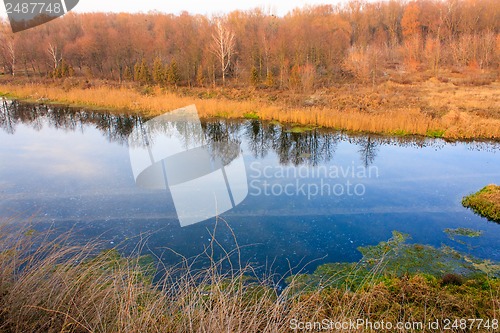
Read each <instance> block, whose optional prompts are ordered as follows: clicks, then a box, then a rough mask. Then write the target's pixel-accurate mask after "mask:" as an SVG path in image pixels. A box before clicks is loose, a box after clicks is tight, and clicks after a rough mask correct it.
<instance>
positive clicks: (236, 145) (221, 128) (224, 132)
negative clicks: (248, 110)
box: [201, 121, 241, 164]
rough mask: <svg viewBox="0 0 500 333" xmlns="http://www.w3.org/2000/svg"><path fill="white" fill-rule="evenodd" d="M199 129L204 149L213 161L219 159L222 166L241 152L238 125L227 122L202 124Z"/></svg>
mask: <svg viewBox="0 0 500 333" xmlns="http://www.w3.org/2000/svg"><path fill="white" fill-rule="evenodd" d="M201 127H202V130H203V133H204V134H205V138H206V147H207V148H208V149H209V151H210V154H211V156H212V157H213V158H214V159H217V158H220V159H221V161H222V163H223V164H228V163H229V162H231V161H232V160H234V159H235V158H236V157H238V155H239V154H240V152H241V148H240V146H241V140H240V138H239V129H240V124H239V123H237V122H228V121H224V122H223V121H214V122H203V123H202V124H201Z"/></svg>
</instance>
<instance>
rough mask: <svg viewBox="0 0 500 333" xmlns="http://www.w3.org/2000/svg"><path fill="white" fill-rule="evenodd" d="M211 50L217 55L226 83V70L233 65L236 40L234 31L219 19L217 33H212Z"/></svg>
mask: <svg viewBox="0 0 500 333" xmlns="http://www.w3.org/2000/svg"><path fill="white" fill-rule="evenodd" d="M212 39H213V42H212V45H211V48H210V50H211V52H212V53H213V54H214V55H215V56H216V57H217V59H218V60H219V62H220V65H221V70H222V84H223V85H226V72H227V70H228V69H229V66H230V65H231V58H232V56H233V53H234V47H235V40H234V33H233V32H232V31H230V30H229V29H228V28H227V27H225V26H224V25H223V24H222V22H221V20H220V19H218V20H217V21H216V25H215V33H214V34H213V35H212Z"/></svg>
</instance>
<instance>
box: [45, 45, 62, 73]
mask: <svg viewBox="0 0 500 333" xmlns="http://www.w3.org/2000/svg"><path fill="white" fill-rule="evenodd" d="M47 51H48V52H49V55H50V59H52V61H53V62H54V70H55V69H57V66H58V65H59V62H60V61H61V60H62V55H60V54H59V50H58V47H57V45H54V44H52V43H49V48H48V49H47Z"/></svg>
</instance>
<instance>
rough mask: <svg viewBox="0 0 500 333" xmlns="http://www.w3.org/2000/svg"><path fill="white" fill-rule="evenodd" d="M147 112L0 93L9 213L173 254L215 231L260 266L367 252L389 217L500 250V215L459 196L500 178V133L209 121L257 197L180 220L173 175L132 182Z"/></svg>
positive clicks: (438, 241)
mask: <svg viewBox="0 0 500 333" xmlns="http://www.w3.org/2000/svg"><path fill="white" fill-rule="evenodd" d="M145 121H146V119H141V118H139V117H135V116H111V115H107V114H103V113H97V112H91V111H84V110H75V109H69V108H54V107H46V106H32V105H25V104H20V103H17V102H11V101H4V102H3V104H2V105H1V106H0V218H3V219H4V220H11V221H12V220H14V221H29V222H30V223H33V224H34V225H35V226H36V227H37V228H48V227H51V228H54V229H56V230H58V231H61V232H62V231H66V230H70V229H72V230H73V233H74V235H75V238H76V239H77V240H78V241H80V242H82V243H85V242H87V241H90V240H93V239H95V238H96V237H99V238H100V239H101V240H103V241H104V242H105V243H106V244H109V246H115V245H120V246H122V247H123V248H124V249H127V248H133V247H134V246H135V245H136V244H137V242H139V241H141V240H142V241H144V240H146V242H147V247H145V248H146V250H145V251H146V252H147V251H152V252H154V253H155V254H157V255H158V256H160V257H161V259H162V260H163V261H165V262H166V263H169V264H170V263H172V264H173V263H175V262H178V260H179V256H177V255H175V254H174V252H173V251H175V252H177V253H179V254H181V255H183V256H186V257H192V256H195V255H197V254H199V253H201V252H203V251H204V250H205V249H206V248H208V247H210V244H211V240H212V237H213V236H214V235H213V234H214V232H215V238H216V240H217V241H218V243H219V244H220V245H221V246H222V247H224V248H225V249H226V250H228V251H229V250H232V249H234V248H235V246H236V244H237V245H238V246H239V247H240V249H241V250H240V253H241V258H242V261H243V262H251V263H252V264H253V265H254V266H255V267H259V268H261V269H268V270H272V271H274V272H278V273H285V272H287V271H288V270H289V269H290V267H292V268H294V269H293V270H294V271H298V270H300V269H302V268H304V269H305V270H306V271H311V270H313V269H314V268H315V267H316V266H318V265H319V264H321V263H325V262H336V261H356V260H359V259H360V253H359V252H358V251H357V250H356V249H357V247H359V246H365V245H374V244H377V243H378V242H380V241H383V240H387V239H388V238H390V237H391V231H392V230H398V231H401V232H405V233H408V234H410V235H411V237H412V239H411V241H412V242H416V243H424V244H430V245H434V246H437V247H439V246H441V245H443V244H444V245H449V246H452V247H454V248H456V249H457V250H460V251H463V252H466V253H469V254H472V255H474V256H477V257H480V258H486V259H492V260H495V261H500V242H499V236H500V225H498V224H496V223H493V222H488V221H487V220H486V219H484V218H481V217H478V216H476V215H474V214H473V213H472V212H471V211H469V210H467V209H465V208H463V207H462V206H461V198H462V197H463V196H464V195H467V194H470V193H472V192H475V191H477V190H478V189H480V188H482V187H483V186H485V185H486V184H490V183H497V184H499V183H500V146H499V145H498V144H495V143H491V142H483V143H479V142H470V143H465V142H454V143H449V142H446V141H444V140H439V139H436V140H434V139H422V138H413V139H407V138H405V139H402V138H386V137H379V136H375V135H364V136H362V135H347V134H342V133H338V132H333V131H326V130H320V129H318V130H315V131H311V132H306V133H302V134H297V133H291V132H290V131H289V128H287V127H281V126H279V125H274V124H270V123H261V122H258V121H227V120H206V121H204V122H203V123H202V126H203V130H204V133H205V136H206V140H208V142H209V143H210V142H214V141H217V140H225V139H227V138H231V140H236V141H238V142H239V143H240V148H241V151H242V155H243V159H244V162H245V167H246V174H247V181H248V196H247V197H246V199H245V200H244V201H243V202H242V203H241V204H240V205H238V206H237V207H236V208H234V209H232V210H230V211H228V212H226V213H223V214H222V215H221V216H220V219H218V220H217V221H216V219H215V218H212V219H209V220H206V221H203V222H200V223H197V224H194V225H190V226H186V227H181V226H180V224H179V220H178V218H177V214H176V211H175V208H174V204H173V200H172V197H171V194H170V192H169V190H168V188H167V189H164V190H148V189H144V188H141V187H139V186H137V185H136V182H135V179H134V175H133V173H132V168H131V163H130V157H129V148H128V141H127V140H128V137H129V135H130V134H131V133H132V132H133V131H134V128H136V126H138V124H141V123H143V122H145ZM16 223H17V222H16ZM19 223H21V222H19ZM216 225H217V228H216ZM458 227H465V228H472V229H476V230H482V231H483V235H482V236H481V237H478V238H466V239H464V241H465V242H466V245H464V244H460V243H458V242H456V241H453V240H451V239H450V238H448V237H447V235H446V234H445V233H444V231H443V230H444V229H446V228H458ZM171 250H173V251H171ZM218 253H219V254H220V253H222V252H221V251H220V250H219V251H218ZM201 261H203V260H201Z"/></svg>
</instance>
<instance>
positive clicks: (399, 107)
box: [0, 77, 500, 140]
mask: <svg viewBox="0 0 500 333" xmlns="http://www.w3.org/2000/svg"><path fill="white" fill-rule="evenodd" d="M457 82H458V81H456V82H451V81H446V82H441V81H439V80H437V79H435V78H430V79H426V80H423V81H419V82H415V83H412V84H406V83H397V82H394V81H386V82H383V83H381V84H379V85H377V86H374V87H368V86H363V85H356V84H344V85H341V86H339V87H332V88H330V89H323V90H320V91H316V92H315V93H314V94H311V95H304V94H294V93H291V92H285V91H277V90H266V89H260V90H259V89H250V88H241V89H235V88H226V89H222V88H218V89H210V88H178V89H170V90H167V89H162V88H160V87H144V86H138V85H135V84H118V83H109V82H101V81H94V82H88V81H86V82H83V81H82V79H66V80H64V81H52V80H50V81H46V82H28V81H26V79H24V80H17V81H16V80H12V79H6V78H5V77H4V78H2V80H0V94H1V95H3V96H6V97H10V98H17V99H22V100H26V101H31V102H37V103H58V104H67V105H71V106H77V107H87V108H92V109H98V110H99V109H105V110H112V111H118V112H122V111H128V112H135V113H140V114H142V115H145V116H155V115H159V114H162V113H164V112H166V111H168V110H173V109H176V108H180V107H184V106H186V105H191V104H195V105H196V107H197V108H198V112H199V114H200V116H201V117H206V118H210V117H222V118H251V119H257V118H258V119H262V120H274V121H279V122H282V123H292V124H301V125H309V126H317V127H327V128H333V129H338V130H345V131H354V132H370V133H379V134H388V135H421V136H429V137H442V138H447V139H493V140H499V139H500V97H499V95H498V91H499V90H500V82H497V81H493V82H488V84H485V85H479V86H475V85H467V84H465V83H463V82H462V81H460V82H462V83H460V84H458V83H457Z"/></svg>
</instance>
